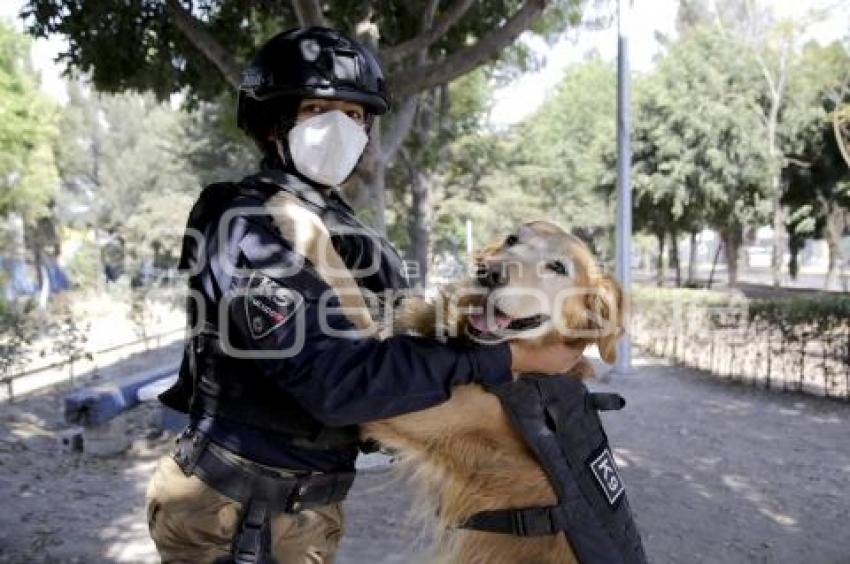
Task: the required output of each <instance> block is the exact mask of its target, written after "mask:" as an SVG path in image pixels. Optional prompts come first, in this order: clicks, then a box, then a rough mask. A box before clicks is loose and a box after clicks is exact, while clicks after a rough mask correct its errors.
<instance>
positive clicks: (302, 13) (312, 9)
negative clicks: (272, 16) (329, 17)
mask: <svg viewBox="0 0 850 564" xmlns="http://www.w3.org/2000/svg"><path fill="white" fill-rule="evenodd" d="M292 9H293V10H295V17H296V18H298V23H299V24H300V25H301V26H304V27H306V26H310V25H322V26H325V27H327V25H328V22H327V21H326V20H325V16H324V14H322V5H321V3H320V0H292Z"/></svg>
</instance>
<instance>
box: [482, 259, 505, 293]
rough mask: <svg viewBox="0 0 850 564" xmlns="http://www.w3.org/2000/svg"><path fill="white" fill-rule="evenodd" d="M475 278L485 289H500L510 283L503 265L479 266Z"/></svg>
mask: <svg viewBox="0 0 850 564" xmlns="http://www.w3.org/2000/svg"><path fill="white" fill-rule="evenodd" d="M475 278H476V279H477V280H478V283H479V284H481V285H482V286H484V287H485V288H498V287H500V286H504V285H505V284H507V283H508V279H507V276H505V273H504V272H502V265H500V264H491V265H487V264H479V265H478V267H477V269H476V272H475Z"/></svg>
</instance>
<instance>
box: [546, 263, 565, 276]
mask: <svg viewBox="0 0 850 564" xmlns="http://www.w3.org/2000/svg"><path fill="white" fill-rule="evenodd" d="M546 268H548V269H549V270H551V271H552V272H554V273H555V274H557V275H559V276H568V275H569V272H568V271H567V265H565V264H564V263H562V262H561V261H559V260H553V261H552V262H547V263H546Z"/></svg>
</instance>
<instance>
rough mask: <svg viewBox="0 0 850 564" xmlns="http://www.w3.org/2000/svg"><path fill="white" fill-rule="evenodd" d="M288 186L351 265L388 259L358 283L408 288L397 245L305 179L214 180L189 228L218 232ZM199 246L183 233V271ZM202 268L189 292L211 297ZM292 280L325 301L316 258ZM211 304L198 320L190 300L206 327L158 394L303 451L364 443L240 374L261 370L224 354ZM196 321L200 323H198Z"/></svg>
mask: <svg viewBox="0 0 850 564" xmlns="http://www.w3.org/2000/svg"><path fill="white" fill-rule="evenodd" d="M281 190H283V191H285V192H287V193H289V194H291V195H293V196H295V197H297V198H298V200H299V202H301V203H302V204H303V206H304V207H306V208H308V209H310V210H312V211H314V212H315V213H316V214H317V215H318V216H319V217H321V218H322V221H323V222H324V223H325V225H326V226H327V228H328V231H329V233H330V234H331V240H332V243H333V247H334V249H335V250H336V252H337V254H338V255H339V256H340V257H341V258H342V259H343V261H344V262H345V265H346V267H347V268H349V269H356V268H358V267H359V266H360V262H362V261H363V260H364V257H381V260H382V263H381V266H380V268H378V269H377V270H376V271H375V272H372V273H371V274H370V275H369V276H367V277H364V278H360V279H357V283H358V284H359V285H362V286H363V287H364V288H366V289H368V290H370V291H372V292H375V293H379V292H382V291H383V290H386V289H395V288H399V287H406V278H405V275H404V271H403V263H402V261H401V259H400V257H398V255H397V253H396V251H395V249H393V248H392V246H391V245H389V243H387V242H386V241H385V240H384V239H382V238H380V237H376V236H375V235H374V233H373V232H368V235H365V234H363V233H365V231H364V230H365V228H364V227H363V226H362V224H361V223H360V222H359V221H358V220H357V219H356V218H355V217H354V215H353V211H352V210H351V208H349V207H348V206H347V204H345V203H344V202H343V201H342V200H341V199H339V198H338V197H337V200H336V201H332V203H331V204H328V202H327V201H326V199H325V198H323V197H322V195H320V194H319V193H318V192H317V191H316V190H314V189H312V188H311V187H309V186H306V185H304V184H303V183H298V182H292V184H289V183H284V182H281V178H280V177H277V178H275V177H272V178H267V177H265V176H264V175H263V174H260V175H256V176H253V177H248V178H246V179H244V180H243V181H242V182H239V183H220V184H212V185H210V186H208V187H206V188H205V189H204V190H203V192H202V193H201V195H200V197H199V198H198V201H197V203H196V204H195V206H194V207H193V209H192V211H191V213H190V215H189V220H188V223H187V229H188V228H194V229H197V230H199V231H200V232H201V233H203V234H204V236H205V237H209V236H210V234H211V233H215V229H217V223H218V218H220V217H221V215H222V212H223V210H224V209H226V207H227V206H228V205H229V204H231V203H232V202H233V200H234V199H235V198H238V197H243V198H250V199H251V200H254V201H256V204H257V205H258V206H262V205H265V203H266V202H267V200H268V199H269V198H271V197H273V196H274V195H275V194H278V193H279V192H280V191H281ZM270 225H271V221H270ZM272 227H273V226H272ZM358 231H359V233H360V234H358ZM376 241H380V245H381V248H380V249H375V248H374V246H375V242H376ZM196 246H197V241H196V239H195V238H194V237H190V236H188V235H187V236H185V237H184V239H183V246H182V250H181V258H180V269H181V270H184V271H185V270H192V267H193V264H194V262H195V261H196V260H197V257H198V256H199V254H202V253H199V251H201V250H200V249H197V248H196ZM203 273H204V271H203V270H202V271H201V272H200V273H199V274H197V275H194V276H191V277H190V278H189V287H190V289H192V290H196V291H198V293H199V295H204V293H203V292H201V289H202V280H201V279H200V276H201V275H203ZM286 283H287V284H288V285H290V286H291V287H293V288H295V289H296V290H298V291H299V292H301V293H302V294H304V295H305V297H306V298H310V297H314V298H318V296H319V294H321V292H322V291H323V289H324V282H323V281H322V279H321V277H320V276H319V275H318V274H317V273H316V272H314V271H313V268H312V265H311V264H310V261H309V260H306V261H305V263H304V266H303V268H302V269H300V270H299V271H298V272H296V273H294V274H293V275H292V276H289V277H287V280H286ZM312 294H316V295H315V296H313V295H312ZM204 309H205V311H206V312H208V315H210V316H213V318H212V319H205V320H197V316H198V312H197V311H196V308H195V307H194V302H193V301H192V300H187V317H188V323H189V326H190V327H191V326H200V327H201V331H200V334H198V335H196V336H194V337H193V338H191V339H187V340H186V347H185V350H184V354H183V361H182V363H181V367H180V372H179V377H178V380H177V382H176V383H175V385H174V386H173V387H172V388H170V389H169V390H167V391H165V392H164V393H162V394H161V395H160V396H159V399H160V401H162V402H163V403H164V404H165V405H167V406H169V407H171V408H173V409H176V410H178V411H182V412H184V413H190V414H191V415H193V416H202V415H207V416H215V417H221V418H224V419H227V420H230V421H234V422H237V423H241V424H245V425H249V426H252V427H256V428H260V429H265V430H268V431H271V432H274V433H277V434H279V435H282V436H285V437H287V438H288V439H289V440H290V442H291V443H292V444H294V445H296V446H299V447H301V448H313V449H339V448H345V447H350V446H353V445H356V444H358V442H359V433H358V429H357V427H356V426H354V425H351V426H346V427H327V426H325V425H323V424H322V423H320V422H319V421H317V420H316V419H315V418H314V417H312V416H311V415H310V414H309V413H308V412H307V411H306V410H304V409H303V408H302V407H301V406H300V405H299V404H298V403H297V402H296V401H295V400H294V399H293V398H291V397H289V396H287V395H286V394H285V393H281V391H280V388H279V387H277V386H276V385H275V384H274V383H272V382H270V381H267V380H265V379H262V378H252V379H250V380H247V379H244V378H240V377H239V375H240V374H245V372H246V371H250V370H258V368H256V367H254V366H252V365H251V362H252V361H251V360H249V359H238V358H232V357H229V356H227V355H225V354H224V353H223V352H222V351H221V347H220V341H219V335H218V332H217V329H216V323H215V322H216V319H215V316H216V315H217V313H218V307H217V304H215V303H208V304H207V307H206V308H204ZM197 321H200V323H199V324H197V325H196V323H197Z"/></svg>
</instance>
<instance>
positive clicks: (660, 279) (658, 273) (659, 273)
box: [655, 231, 666, 288]
mask: <svg viewBox="0 0 850 564" xmlns="http://www.w3.org/2000/svg"><path fill="white" fill-rule="evenodd" d="M655 236H656V237H657V238H658V264H656V265H655V285H656V286H658V287H659V288H660V287H662V286H664V238H665V236H666V233H664V232H663V231H662V232H660V233H656V234H655Z"/></svg>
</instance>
